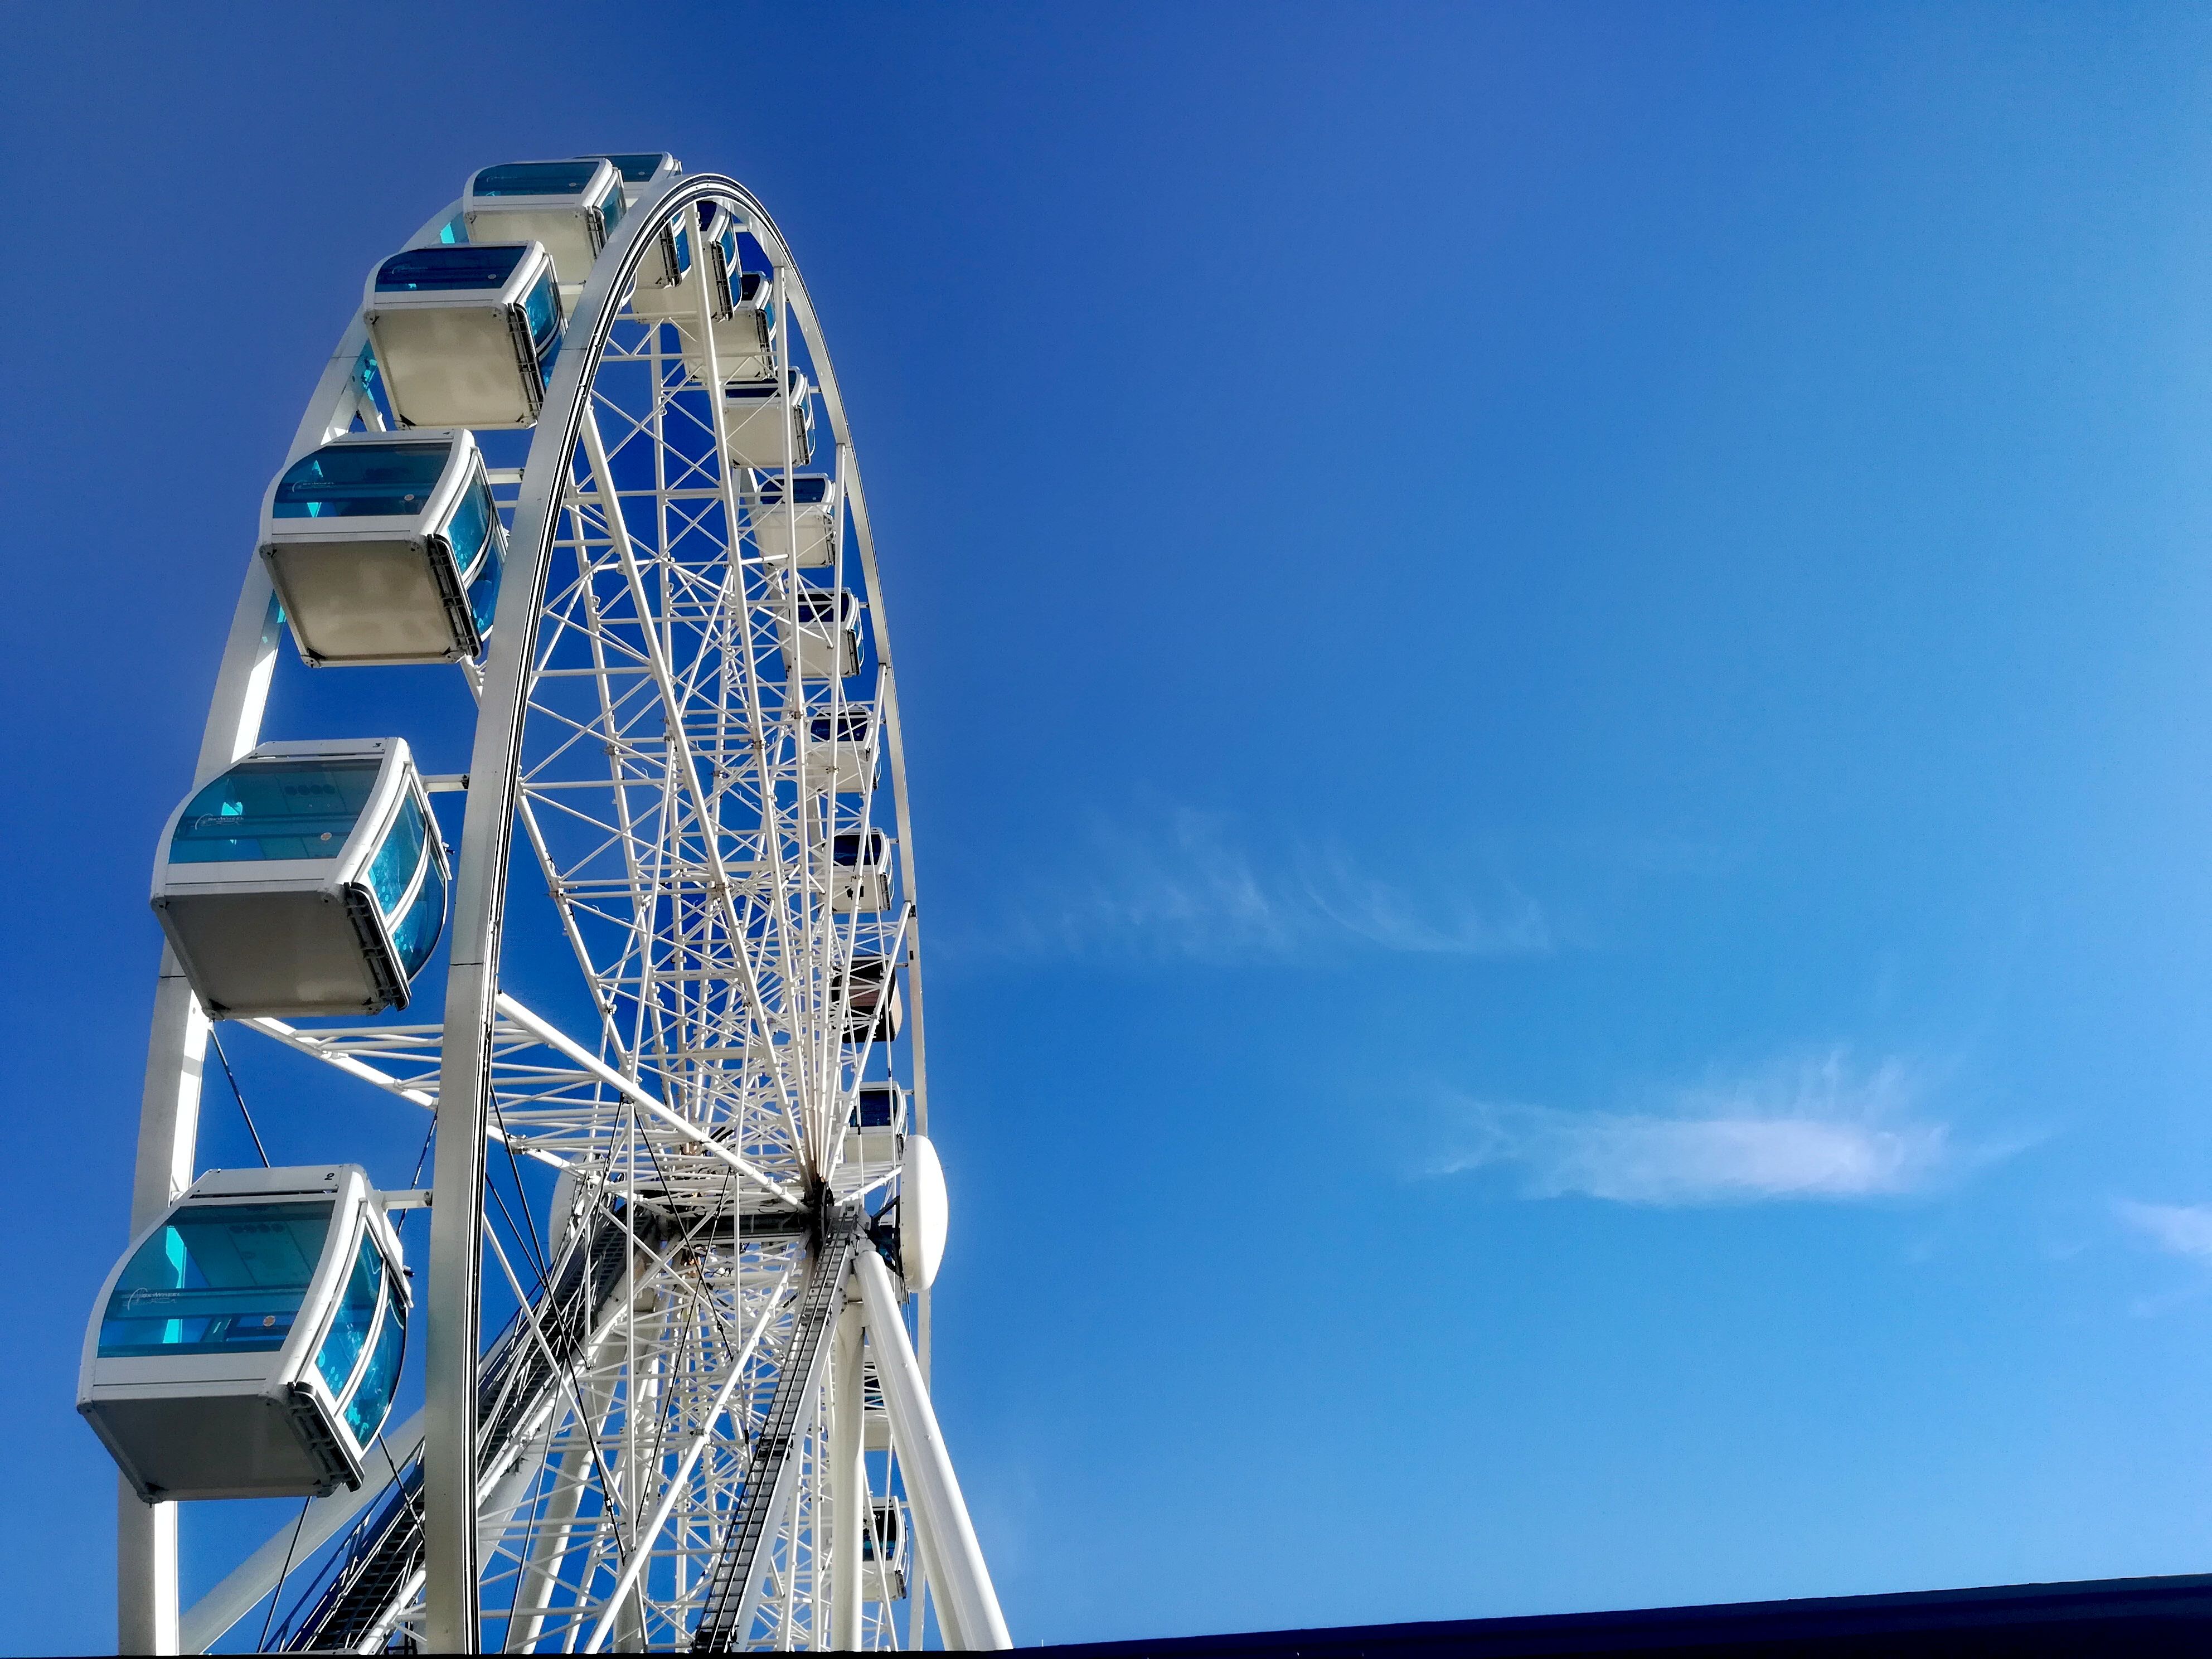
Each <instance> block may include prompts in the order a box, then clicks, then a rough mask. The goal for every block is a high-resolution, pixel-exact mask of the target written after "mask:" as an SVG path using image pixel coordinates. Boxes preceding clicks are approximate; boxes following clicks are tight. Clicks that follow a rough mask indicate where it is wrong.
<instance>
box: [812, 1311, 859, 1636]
mask: <svg viewBox="0 0 2212 1659" xmlns="http://www.w3.org/2000/svg"><path fill="white" fill-rule="evenodd" d="M861 1326H862V1322H861V1319H860V1308H859V1306H858V1305H857V1304H854V1303H850V1302H848V1303H847V1304H845V1311H844V1312H843V1313H842V1314H841V1315H839V1316H838V1319H837V1336H836V1342H837V1346H836V1349H835V1350H834V1351H833V1352H831V1354H830V1356H829V1527H830V1532H829V1583H830V1601H829V1646H830V1647H831V1648H833V1649H835V1650H836V1651H837V1652H839V1653H857V1652H859V1651H860V1602H861V1600H862V1598H863V1596H864V1595H865V1594H866V1583H865V1575H866V1564H864V1563H863V1562H862V1561H861V1559H860V1541H861V1540H862V1539H863V1538H865V1537H866V1535H867V1518H866V1514H865V1512H864V1510H863V1505H865V1504H866V1503H867V1501H868V1481H867V1468H866V1463H865V1462H864V1460H865V1458H866V1450H865V1441H864V1439H863V1437H862V1434H861V1428H862V1419H863V1417H864V1415H865V1413H866V1411H867V1408H868V1397H867V1389H866V1387H865V1386H864V1384H863V1382H862V1378H861V1357H860V1332H861ZM817 1645H819V1644H818V1643H817Z"/></svg>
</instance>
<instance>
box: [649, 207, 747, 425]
mask: <svg viewBox="0 0 2212 1659" xmlns="http://www.w3.org/2000/svg"><path fill="white" fill-rule="evenodd" d="M706 248H707V279H708V283H710V284H711V287H710V289H709V292H708V312H709V317H710V322H709V326H710V328H711V329H712V331H713V333H714V366H715V368H717V369H718V370H719V371H720V374H721V379H722V383H723V384H724V385H725V386H730V385H733V384H740V383H742V384H748V385H753V384H757V383H758V382H763V381H765V382H766V383H767V384H768V386H769V387H770V388H773V387H774V386H775V329H776V306H775V278H774V277H772V276H767V275H765V274H763V273H762V272H760V271H757V270H740V269H739V268H738V257H739V256H738V239H737V237H736V235H735V234H732V233H731V232H728V231H725V232H724V233H723V234H721V235H720V236H716V237H710V238H708V240H707V243H706ZM685 297H686V301H687V303H686V304H685V305H684V307H681V308H678V309H671V310H669V311H667V312H665V313H659V314H662V315H665V316H668V317H670V318H671V319H673V320H674V321H675V322H677V323H678V325H681V327H682V333H683V340H684V368H686V369H687V370H688V371H689V372H690V375H691V378H692V379H693V380H697V381H699V382H700V383H702V385H703V384H704V383H705V381H706V379H707V352H706V348H705V347H704V346H702V345H701V344H700V343H699V329H698V323H697V318H698V315H699V312H698V301H696V299H692V298H690V295H689V290H688V289H687V290H686V296H685Z"/></svg>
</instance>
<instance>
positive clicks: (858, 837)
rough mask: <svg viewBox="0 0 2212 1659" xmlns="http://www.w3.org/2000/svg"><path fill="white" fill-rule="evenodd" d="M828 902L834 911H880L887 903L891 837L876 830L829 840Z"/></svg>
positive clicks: (856, 830) (846, 833)
mask: <svg viewBox="0 0 2212 1659" xmlns="http://www.w3.org/2000/svg"><path fill="white" fill-rule="evenodd" d="M829 871H830V882H829V903H830V908H833V909H837V910H845V911H854V910H880V909H882V908H884V906H885V905H886V904H888V903H889V902H890V887H891V838H890V836H887V835H885V834H884V832H883V831H882V830H880V829H854V830H845V831H841V832H840V833H839V834H837V835H835V836H831V837H830V838H829Z"/></svg>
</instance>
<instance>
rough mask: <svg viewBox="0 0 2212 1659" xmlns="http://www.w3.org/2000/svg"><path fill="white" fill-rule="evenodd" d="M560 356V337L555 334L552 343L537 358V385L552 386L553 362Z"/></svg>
mask: <svg viewBox="0 0 2212 1659" xmlns="http://www.w3.org/2000/svg"><path fill="white" fill-rule="evenodd" d="M560 355H561V337H560V336H559V335H557V334H556V335H555V336H554V337H553V343H552V344H551V345H549V346H547V347H546V348H545V349H544V351H543V352H542V353H541V354H540V355H539V356H538V384H539V385H541V386H551V385H552V384H553V360H554V359H555V358H556V357H558V356H560Z"/></svg>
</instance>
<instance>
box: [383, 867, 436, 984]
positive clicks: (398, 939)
mask: <svg viewBox="0 0 2212 1659" xmlns="http://www.w3.org/2000/svg"><path fill="white" fill-rule="evenodd" d="M445 927H446V877H445V873H444V872H442V871H441V870H440V869H439V868H438V860H436V859H435V858H434V859H432V860H430V865H429V868H428V869H426V870H425V871H423V872H422V888H421V890H419V891H418V892H416V895H415V902H414V903H412V904H410V905H409V906H408V907H407V914H406V915H404V916H402V917H400V919H399V922H398V926H397V927H394V928H393V929H392V948H393V949H394V950H396V951H398V952H399V970H400V971H401V972H402V973H404V974H405V975H407V977H408V978H409V979H410V980H411V979H413V978H414V977H415V975H417V974H419V973H421V972H422V964H423V963H426V962H428V961H429V959H430V952H431V951H434V950H435V949H437V946H438V935H439V934H440V933H443V932H444V931H445Z"/></svg>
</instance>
